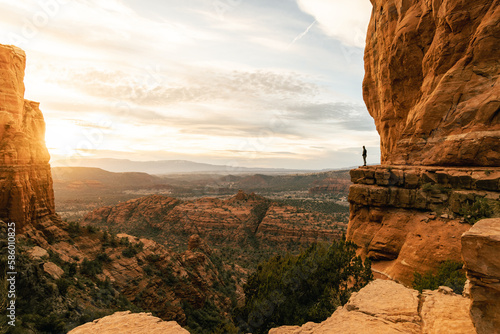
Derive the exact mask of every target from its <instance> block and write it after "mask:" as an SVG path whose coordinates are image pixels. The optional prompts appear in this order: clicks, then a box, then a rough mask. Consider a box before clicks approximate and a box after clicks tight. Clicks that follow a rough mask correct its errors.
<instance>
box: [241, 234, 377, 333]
mask: <svg viewBox="0 0 500 334" xmlns="http://www.w3.org/2000/svg"><path fill="white" fill-rule="evenodd" d="M356 248H357V246H356V245H355V244H354V243H352V242H346V241H343V240H342V241H338V242H337V241H336V242H334V243H333V244H331V245H330V246H328V245H326V244H313V245H312V246H310V247H309V248H308V249H307V250H305V251H304V252H302V253H301V254H299V255H298V256H293V255H290V254H288V255H286V256H276V257H273V258H271V259H270V260H268V261H267V262H264V263H262V264H260V265H259V266H258V268H257V271H256V272H255V273H254V274H252V275H251V276H250V277H249V279H248V282H247V284H246V285H245V286H244V291H245V297H246V301H245V305H244V306H243V307H242V308H240V309H238V310H237V311H236V315H235V318H236V319H235V322H236V323H237V324H238V326H239V327H240V330H241V331H243V332H246V333H248V332H251V333H267V332H268V331H269V329H271V328H273V327H278V326H282V325H302V324H304V323H306V322H308V321H315V322H320V321H323V320H325V319H326V318H327V317H329V316H330V315H331V314H332V313H333V312H334V311H335V309H336V308H337V307H338V306H341V305H344V304H345V303H346V302H347V301H348V300H349V297H350V295H351V293H352V292H353V291H358V290H359V289H361V288H362V287H363V286H365V285H366V284H367V283H368V282H369V281H370V280H371V279H372V278H373V277H372V273H371V268H370V267H371V265H370V262H369V261H366V262H365V263H363V261H362V260H361V258H360V257H359V256H356Z"/></svg>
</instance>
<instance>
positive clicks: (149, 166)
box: [51, 159, 316, 175]
mask: <svg viewBox="0 0 500 334" xmlns="http://www.w3.org/2000/svg"><path fill="white" fill-rule="evenodd" d="M51 165H52V167H96V168H102V169H104V170H107V171H110V172H115V173H123V172H143V173H148V174H153V175H161V174H179V173H219V174H241V173H269V174H274V173H282V174H286V173H307V172H316V171H312V170H304V169H286V168H248V167H232V166H227V165H211V164H205V163H198V162H193V161H187V160H160V161H132V160H127V159H79V160H76V161H71V162H68V161H66V160H56V161H53V162H51Z"/></svg>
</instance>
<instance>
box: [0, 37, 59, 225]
mask: <svg viewBox="0 0 500 334" xmlns="http://www.w3.org/2000/svg"><path fill="white" fill-rule="evenodd" d="M25 67H26V54H25V53H24V51H23V50H21V49H19V48H17V47H14V46H10V45H0V218H2V219H5V220H7V221H14V222H16V223H17V224H18V228H19V229H22V228H23V227H24V226H25V225H26V224H28V223H36V222H37V221H41V220H43V219H45V218H47V217H50V216H51V215H53V214H54V213H55V208H54V192H53V189H52V176H51V173H50V165H49V159H50V156H49V153H48V151H47V147H46V146H45V122H44V119H43V115H42V112H41V111H40V109H39V103H37V102H32V101H28V100H25V99H24V83H23V80H24V69H25Z"/></svg>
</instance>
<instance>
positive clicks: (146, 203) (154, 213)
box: [82, 191, 345, 249]
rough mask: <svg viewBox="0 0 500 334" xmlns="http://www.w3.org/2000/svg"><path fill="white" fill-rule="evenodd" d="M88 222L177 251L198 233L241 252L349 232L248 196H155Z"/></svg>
mask: <svg viewBox="0 0 500 334" xmlns="http://www.w3.org/2000/svg"><path fill="white" fill-rule="evenodd" d="M82 223H83V224H85V225H97V226H103V227H107V228H112V229H117V230H119V231H123V232H126V233H130V231H134V232H135V233H139V232H138V231H141V232H144V233H151V231H153V232H154V235H155V238H156V240H161V241H162V242H165V241H166V242H167V244H168V245H169V246H171V247H174V248H178V247H179V246H182V247H183V246H184V245H185V244H186V243H187V242H188V240H187V237H188V236H191V235H193V234H198V235H199V236H200V237H201V238H202V239H204V240H206V241H207V242H208V243H209V244H210V245H218V246H221V245H223V246H226V247H241V246H242V244H246V243H247V242H246V241H248V240H247V239H248V238H250V239H252V240H253V239H257V240H259V242H261V247H262V248H266V247H268V245H271V247H272V248H278V247H282V248H284V249H286V247H288V245H289V244H294V243H301V244H306V245H308V244H310V243H312V242H315V241H327V242H329V241H332V240H335V239H338V238H339V237H340V236H341V235H342V233H343V231H345V223H340V222H338V221H337V220H336V216H334V215H328V214H323V213H311V212H307V211H305V210H300V209H298V208H296V207H292V206H288V205H282V204H279V203H276V202H272V201H270V200H268V199H266V198H264V197H261V196H258V195H256V194H254V193H251V194H246V193H244V192H242V191H240V192H238V193H237V194H236V195H235V196H233V197H231V198H228V199H225V200H221V199H217V198H209V197H205V198H200V199H196V200H192V201H181V200H178V199H175V198H171V197H167V196H162V195H151V196H146V197H141V198H137V199H133V200H130V201H127V202H123V203H120V204H118V205H116V206H112V207H111V206H110V207H102V208H99V209H96V210H94V211H92V212H90V213H89V214H87V215H86V216H85V217H84V219H83V220H82ZM221 241H223V242H221ZM294 247H295V246H294Z"/></svg>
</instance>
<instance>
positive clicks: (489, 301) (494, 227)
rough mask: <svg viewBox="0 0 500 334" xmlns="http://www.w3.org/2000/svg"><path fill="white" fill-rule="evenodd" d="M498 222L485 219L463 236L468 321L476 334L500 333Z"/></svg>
mask: <svg viewBox="0 0 500 334" xmlns="http://www.w3.org/2000/svg"><path fill="white" fill-rule="evenodd" d="M499 251H500V218H493V219H484V220H481V221H479V222H477V223H476V224H475V225H474V227H472V228H471V229H470V230H469V231H467V232H466V233H464V235H463V236H462V256H463V259H464V261H465V268H466V269H467V277H468V278H469V280H470V295H471V298H472V304H471V312H470V313H471V317H472V320H473V321H474V325H475V326H476V329H477V332H478V334H487V333H488V334H489V333H491V334H497V333H500V258H499V257H498V255H499Z"/></svg>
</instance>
